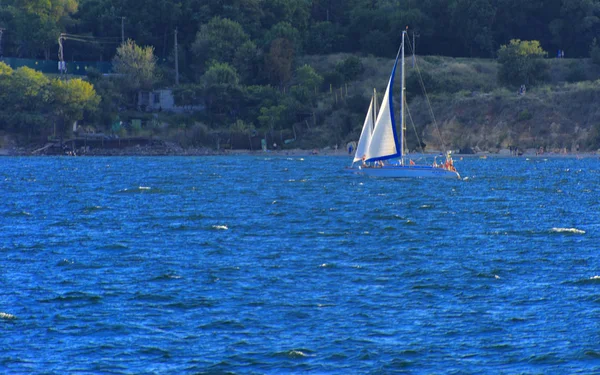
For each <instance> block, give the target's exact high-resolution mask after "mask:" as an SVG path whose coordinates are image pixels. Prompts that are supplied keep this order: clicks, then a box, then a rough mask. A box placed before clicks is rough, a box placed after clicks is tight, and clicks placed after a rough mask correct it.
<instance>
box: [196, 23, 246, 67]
mask: <svg viewBox="0 0 600 375" xmlns="http://www.w3.org/2000/svg"><path fill="white" fill-rule="evenodd" d="M249 40H250V37H249V36H248V34H246V33H245V32H244V29H243V28H242V26H241V25H240V24H239V23H237V22H235V21H232V20H230V19H227V18H219V17H215V18H213V19H212V20H210V22H209V23H207V24H205V25H202V27H201V28H200V31H198V33H197V34H196V40H195V41H194V43H193V44H192V52H193V53H194V55H195V56H196V62H197V64H198V66H199V68H200V72H204V70H205V68H206V67H207V63H209V62H210V61H213V60H216V61H221V62H226V63H232V62H233V61H234V58H235V56H236V51H237V50H238V48H239V47H240V46H242V45H244V43H246V42H247V41H249Z"/></svg>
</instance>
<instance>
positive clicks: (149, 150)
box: [0, 143, 600, 160]
mask: <svg viewBox="0 0 600 375" xmlns="http://www.w3.org/2000/svg"><path fill="white" fill-rule="evenodd" d="M36 151H39V149H37V150H36V149H35V148H26V147H10V148H0V157H11V156H13V157H14V156H17V157H36V156H37V157H39V156H42V157H47V156H87V157H98V156H100V157H106V156H114V157H119V156H236V155H239V156H296V157H307V156H336V157H347V158H352V156H353V155H352V154H350V153H348V151H347V150H346V149H339V148H338V149H335V148H329V147H326V148H321V149H317V148H315V149H308V150H307V149H298V148H295V149H276V150H267V151H262V150H239V149H235V150H230V149H221V150H215V149H212V148H208V147H190V148H184V147H181V146H179V145H177V144H174V143H164V144H162V145H159V146H156V145H145V146H140V145H135V146H131V147H124V148H93V149H89V148H88V149H87V150H85V152H79V153H77V152H76V154H75V155H72V154H70V152H69V153H57V152H52V153H47V152H36ZM411 155H413V157H415V158H416V157H422V156H425V157H435V156H438V155H440V152H439V151H434V152H430V153H425V154H421V153H418V154H411ZM452 156H453V157H454V159H455V160H460V159H464V158H470V159H476V158H479V159H487V158H538V159H543V158H575V159H583V158H594V157H600V154H599V153H598V152H592V151H590V152H578V153H564V152H560V153H558V152H546V153H541V154H537V153H533V152H532V153H524V154H522V155H511V154H506V153H491V152H479V153H475V154H459V153H453V154H452Z"/></svg>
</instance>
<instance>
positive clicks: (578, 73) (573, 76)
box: [566, 62, 586, 83]
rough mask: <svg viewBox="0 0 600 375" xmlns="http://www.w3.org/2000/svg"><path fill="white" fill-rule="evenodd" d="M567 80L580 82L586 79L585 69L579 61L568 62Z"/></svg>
mask: <svg viewBox="0 0 600 375" xmlns="http://www.w3.org/2000/svg"><path fill="white" fill-rule="evenodd" d="M566 78H567V81H568V82H571V83H573V82H581V81H585V80H586V76H585V70H584V69H583V66H582V65H581V63H580V62H579V63H578V62H573V63H571V64H569V72H568V73H567V77H566Z"/></svg>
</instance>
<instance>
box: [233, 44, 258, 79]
mask: <svg viewBox="0 0 600 375" xmlns="http://www.w3.org/2000/svg"><path fill="white" fill-rule="evenodd" d="M258 62H259V51H258V49H257V48H256V44H254V42H252V41H250V40H248V41H247V42H245V43H244V44H242V45H241V46H240V47H239V48H238V49H237V51H235V57H234V58H233V63H232V64H233V66H234V67H235V69H236V70H237V72H238V74H239V75H240V80H241V81H243V82H245V83H248V82H256V81H257V80H258V79H259V78H258Z"/></svg>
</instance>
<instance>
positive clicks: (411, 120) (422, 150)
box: [405, 103, 425, 154]
mask: <svg viewBox="0 0 600 375" xmlns="http://www.w3.org/2000/svg"><path fill="white" fill-rule="evenodd" d="M405 105H406V113H408V118H409V119H410V123H411V125H412V128H413V130H414V131H415V137H417V143H418V144H419V148H420V149H421V153H423V154H424V153H425V150H424V149H423V144H422V143H421V139H420V138H419V134H417V127H416V126H415V122H414V121H413V118H412V115H411V114H410V109H409V108H408V103H406V104H405Z"/></svg>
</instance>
